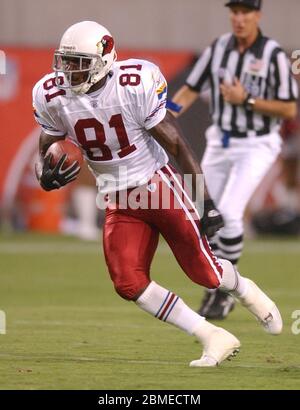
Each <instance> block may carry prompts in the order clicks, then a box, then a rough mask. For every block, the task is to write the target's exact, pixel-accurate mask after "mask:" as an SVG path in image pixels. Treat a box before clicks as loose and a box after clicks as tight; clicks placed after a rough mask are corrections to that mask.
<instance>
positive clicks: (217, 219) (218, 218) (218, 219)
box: [200, 199, 224, 238]
mask: <svg viewBox="0 0 300 410" xmlns="http://www.w3.org/2000/svg"><path fill="white" fill-rule="evenodd" d="M200 222H201V234H205V235H206V236H207V237H208V238H210V237H212V236H214V235H215V233H216V232H217V231H218V230H219V229H221V228H222V227H223V226H224V221H223V218H222V215H221V214H220V212H219V211H218V210H217V209H216V207H215V204H214V202H213V200H212V199H205V200H204V213H203V217H202V219H201V221H200Z"/></svg>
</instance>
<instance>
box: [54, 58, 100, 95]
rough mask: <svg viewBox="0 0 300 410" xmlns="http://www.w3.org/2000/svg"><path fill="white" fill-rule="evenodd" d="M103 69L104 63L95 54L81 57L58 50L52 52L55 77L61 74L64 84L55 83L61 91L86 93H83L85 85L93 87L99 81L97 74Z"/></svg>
mask: <svg viewBox="0 0 300 410" xmlns="http://www.w3.org/2000/svg"><path fill="white" fill-rule="evenodd" d="M104 67H105V63H104V62H103V60H102V59H101V57H100V56H99V55H96V54H94V55H82V54H73V53H69V52H68V53H64V52H61V51H60V50H56V51H55V52H54V60H53V70H54V71H55V73H56V77H58V76H60V75H62V74H63V76H64V78H65V82H64V84H60V82H59V81H56V83H57V86H58V87H59V88H61V89H70V90H71V91H74V92H75V93H76V92H79V93H81V92H82V93H84V92H86V91H84V90H85V88H86V85H87V86H88V85H89V84H91V85H93V84H95V83H96V82H97V81H99V80H98V79H97V78H98V76H97V74H98V73H99V72H101V71H103V69H104ZM95 77H96V78H95ZM80 80H81V81H80ZM95 80H96V81H95ZM84 86H85V87H84ZM81 89H82V91H81Z"/></svg>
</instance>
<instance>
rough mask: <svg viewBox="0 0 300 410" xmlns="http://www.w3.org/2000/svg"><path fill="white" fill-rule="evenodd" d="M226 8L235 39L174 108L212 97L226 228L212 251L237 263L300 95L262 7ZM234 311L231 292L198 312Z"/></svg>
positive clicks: (209, 60) (215, 161) (209, 136)
mask: <svg viewBox="0 0 300 410" xmlns="http://www.w3.org/2000/svg"><path fill="white" fill-rule="evenodd" d="M225 6H226V7H229V14H230V21H231V25H232V31H233V33H229V34H224V35H222V36H221V37H219V38H218V39H216V40H215V41H214V42H213V44H212V45H211V46H210V47H208V48H206V49H205V51H204V52H203V54H202V55H201V56H200V58H199V60H198V61H197V63H196V64H195V66H194V68H193V70H192V71H191V73H190V75H189V76H188V78H187V80H186V84H185V85H184V86H183V87H182V88H181V89H180V90H179V91H178V92H177V93H176V95H175V96H174V98H173V103H174V104H171V105H170V109H171V110H172V109H173V110H176V111H177V113H175V112H174V113H175V115H179V114H182V113H183V112H184V111H186V110H187V109H188V108H189V107H190V106H191V105H192V104H193V103H194V102H195V100H196V99H197V98H198V97H199V94H201V93H202V92H203V91H205V90H207V89H210V91H211V117H212V125H211V126H210V127H209V128H208V129H207V131H206V140H207V144H206V150H205V153H204V157H203V160H202V168H203V172H204V175H205V178H206V183H207V186H208V189H209V191H210V195H211V197H212V199H213V200H214V202H215V204H216V206H217V207H218V209H219V211H220V212H221V214H222V215H223V218H224V224H225V225H224V227H223V228H221V230H220V231H219V232H218V236H217V237H214V238H211V246H212V248H213V249H214V250H215V253H216V254H217V255H218V256H219V257H221V258H225V259H228V260H230V261H231V262H232V263H233V264H234V265H237V263H238V261H239V258H240V256H241V253H242V249H243V214H244V211H245V208H246V205H247V203H248V201H249V199H250V197H251V196H252V194H253V193H254V191H255V189H256V187H257V186H258V185H259V183H260V182H261V180H262V179H263V177H264V175H265V174H266V172H267V171H268V170H269V168H270V167H271V165H272V164H273V163H274V161H275V160H276V158H277V156H278V154H279V152H280V149H281V138H280V135H279V130H280V124H281V120H282V119H283V118H294V117H295V116H296V113H297V108H296V102H295V101H296V99H297V98H298V89H297V85H296V81H295V79H294V78H293V77H292V74H291V69H290V64H289V61H288V59H287V57H286V55H285V53H284V52H283V50H282V49H281V48H280V46H279V44H278V43H277V42H276V41H275V40H272V39H270V38H268V37H265V36H264V35H263V34H262V32H261V30H260V29H259V21H260V18H261V11H260V10H261V6H262V1H261V0H231V1H229V2H228V3H227V4H226V5H225ZM172 107H173V108H172ZM178 111H179V113H178ZM233 307H234V301H233V299H232V298H231V296H229V295H228V294H225V293H222V292H221V291H219V290H218V291H209V292H208V291H207V292H206V294H205V296H204V299H203V301H202V306H201V307H200V310H199V313H200V314H201V315H203V316H205V317H207V318H210V319H223V318H224V317H226V316H227V314H228V313H229V312H230V311H231V310H232V309H233Z"/></svg>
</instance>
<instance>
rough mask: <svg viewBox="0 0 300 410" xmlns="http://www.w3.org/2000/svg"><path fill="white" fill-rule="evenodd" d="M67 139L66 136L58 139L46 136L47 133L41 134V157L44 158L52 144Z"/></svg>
mask: <svg viewBox="0 0 300 410" xmlns="http://www.w3.org/2000/svg"><path fill="white" fill-rule="evenodd" d="M63 139H65V136H63V137H56V136H53V135H49V134H46V133H45V132H43V131H42V132H41V135H40V139H39V153H40V157H42V158H43V157H44V156H45V154H46V152H47V149H48V148H49V147H50V145H51V144H53V143H54V142H56V141H58V140H63Z"/></svg>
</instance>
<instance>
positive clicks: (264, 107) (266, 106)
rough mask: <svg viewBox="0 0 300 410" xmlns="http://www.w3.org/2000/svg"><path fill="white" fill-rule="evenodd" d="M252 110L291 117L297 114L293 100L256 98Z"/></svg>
mask: <svg viewBox="0 0 300 410" xmlns="http://www.w3.org/2000/svg"><path fill="white" fill-rule="evenodd" d="M253 110H254V111H255V112H259V113H261V114H265V115H269V116H274V117H280V118H284V119H292V118H295V117H296V115H297V104H296V103H295V102H293V101H292V102H285V101H278V100H261V99H256V100H255V104H254V107H253Z"/></svg>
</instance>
